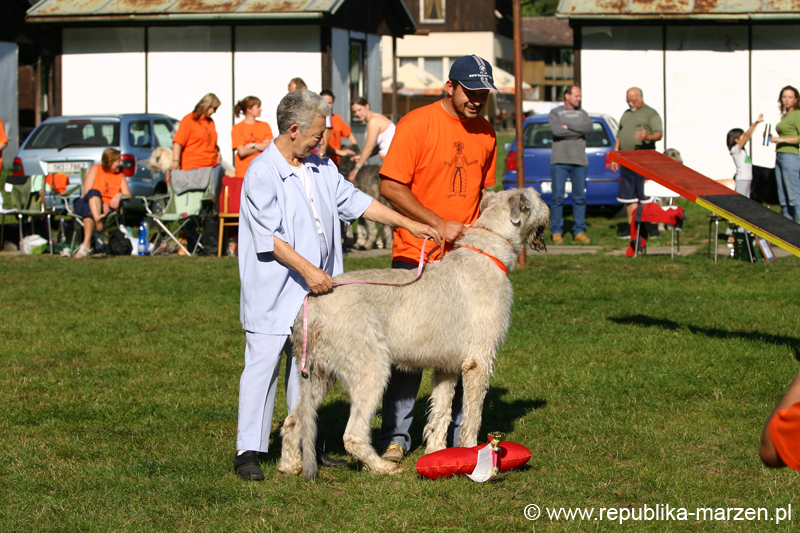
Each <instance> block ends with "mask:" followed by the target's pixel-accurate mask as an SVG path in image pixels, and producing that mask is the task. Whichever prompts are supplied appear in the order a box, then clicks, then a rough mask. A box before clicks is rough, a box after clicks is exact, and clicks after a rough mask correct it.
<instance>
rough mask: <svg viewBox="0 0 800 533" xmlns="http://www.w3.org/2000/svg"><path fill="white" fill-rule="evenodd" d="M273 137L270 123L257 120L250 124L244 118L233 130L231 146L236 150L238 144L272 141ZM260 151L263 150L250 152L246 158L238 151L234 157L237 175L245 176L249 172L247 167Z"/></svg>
mask: <svg viewBox="0 0 800 533" xmlns="http://www.w3.org/2000/svg"><path fill="white" fill-rule="evenodd" d="M272 138H273V136H272V128H270V127H269V124H267V123H266V122H259V121H255V122H254V123H252V124H248V123H247V122H245V121H244V120H243V121H241V122H239V123H238V124H235V125H234V126H233V129H232V130H231V141H232V143H231V146H233V149H234V150H235V149H236V147H237V146H241V145H243V144H251V143H262V142H264V141H270V140H272ZM260 153H261V152H256V153H254V154H250V155H249V156H247V157H245V158H244V159H242V158H241V157H239V154H238V153H237V154H236V156H235V157H234V158H233V166H234V167H235V168H236V176H237V177H239V178H243V177H244V175H245V173H246V172H247V168H248V167H249V166H250V163H251V162H252V161H253V159H255V158H256V157H258V155H259V154H260Z"/></svg>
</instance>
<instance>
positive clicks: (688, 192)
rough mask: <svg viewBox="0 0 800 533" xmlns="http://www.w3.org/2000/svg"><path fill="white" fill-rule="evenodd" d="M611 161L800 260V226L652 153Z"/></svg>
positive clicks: (626, 155)
mask: <svg viewBox="0 0 800 533" xmlns="http://www.w3.org/2000/svg"><path fill="white" fill-rule="evenodd" d="M611 160H612V161H616V162H617V163H619V164H620V165H622V166H623V167H625V168H628V169H630V170H633V171H634V172H638V173H639V174H641V175H642V176H644V177H645V178H647V179H650V180H653V181H655V182H656V183H659V184H661V185H663V186H664V187H666V188H668V189H670V190H672V191H675V192H676V193H678V194H680V195H681V196H683V197H684V198H687V199H689V200H691V201H692V202H694V203H696V204H697V205H699V206H702V207H705V208H706V209H708V210H709V211H712V212H714V213H716V214H718V215H720V216H722V217H724V218H726V219H728V220H730V221H731V222H735V223H736V224H738V225H739V226H742V227H743V228H746V229H748V230H750V231H751V232H753V233H755V234H756V235H758V236H760V237H764V238H765V239H767V240H768V241H769V242H771V243H772V244H774V245H776V246H779V247H781V248H783V249H784V250H786V251H787V252H789V253H791V254H794V255H796V256H797V257H800V224H797V223H795V222H794V221H792V220H789V219H788V218H786V217H784V216H783V215H781V214H780V213H776V212H775V211H773V210H771V209H769V208H767V207H764V206H763V205H761V204H760V203H758V202H756V201H754V200H751V199H750V198H748V197H746V196H744V195H741V194H739V193H737V192H736V191H733V190H731V189H729V188H727V187H725V186H724V185H721V184H720V183H717V182H716V181H714V180H712V179H710V178H708V177H706V176H703V175H702V174H700V173H699V172H695V171H694V170H692V169H691V168H689V167H687V166H685V165H682V164H681V163H678V162H677V161H675V160H674V159H671V158H669V157H667V156H665V155H664V154H661V153H659V152H656V151H655V150H629V151H622V152H611Z"/></svg>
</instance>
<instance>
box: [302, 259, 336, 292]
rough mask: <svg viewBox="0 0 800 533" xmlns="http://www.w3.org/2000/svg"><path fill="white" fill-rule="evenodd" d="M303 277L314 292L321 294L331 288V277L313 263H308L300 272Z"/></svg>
mask: <svg viewBox="0 0 800 533" xmlns="http://www.w3.org/2000/svg"><path fill="white" fill-rule="evenodd" d="M300 274H301V275H302V276H303V279H304V280H306V285H308V288H309V289H311V292H313V293H314V294H323V293H326V292H328V291H329V290H331V289H332V288H333V278H332V277H331V276H330V274H328V273H327V272H325V271H324V270H321V269H319V268H317V267H315V266H313V265H311V263H309V264H308V267H307V268H306V269H305V270H304V271H303V272H301V273H300Z"/></svg>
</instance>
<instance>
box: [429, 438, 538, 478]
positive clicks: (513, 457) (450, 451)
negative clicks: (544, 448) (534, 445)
mask: <svg viewBox="0 0 800 533" xmlns="http://www.w3.org/2000/svg"><path fill="white" fill-rule="evenodd" d="M484 446H487V444H481V445H480V446H475V447H474V448H447V449H446V450H439V451H438V452H434V453H429V454H427V455H423V456H422V457H420V458H419V461H417V472H419V475H421V476H422V477H426V478H428V479H439V478H442V477H451V476H453V475H456V474H458V475H460V476H465V475H467V474H471V473H472V471H473V470H475V465H476V464H477V463H478V451H479V450H480V449H481V448H483V447H484ZM530 458H531V451H530V450H529V449H528V448H526V447H525V446H523V445H522V444H517V443H516V442H508V441H506V442H503V443H501V444H500V461H499V462H500V471H501V472H503V471H505V470H512V469H514V468H519V467H520V466H522V465H524V464H525V463H527V462H528V461H529V460H530Z"/></svg>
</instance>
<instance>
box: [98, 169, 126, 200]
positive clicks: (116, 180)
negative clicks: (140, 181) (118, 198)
mask: <svg viewBox="0 0 800 533" xmlns="http://www.w3.org/2000/svg"><path fill="white" fill-rule="evenodd" d="M94 167H95V168H96V169H97V174H95V176H94V184H93V185H92V189H95V190H97V192H99V193H100V196H102V197H103V203H104V204H106V205H109V204H110V203H111V199H112V198H114V196H115V195H117V194H119V193H120V192H122V180H124V179H125V176H123V175H122V172H117V173H116V174H114V173H113V172H106V171H105V170H103V166H102V165H94Z"/></svg>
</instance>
